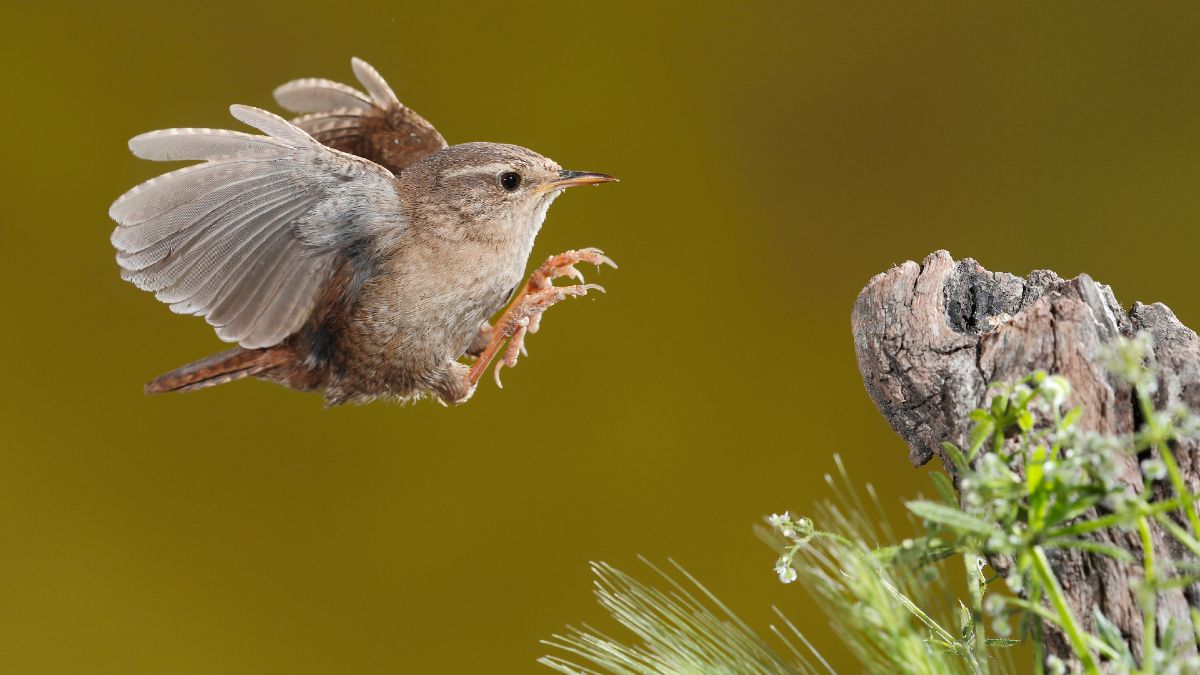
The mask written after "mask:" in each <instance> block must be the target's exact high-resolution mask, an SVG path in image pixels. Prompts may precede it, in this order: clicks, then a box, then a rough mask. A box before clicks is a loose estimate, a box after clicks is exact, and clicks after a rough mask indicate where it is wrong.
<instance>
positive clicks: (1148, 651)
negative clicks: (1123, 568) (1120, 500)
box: [1138, 516, 1158, 673]
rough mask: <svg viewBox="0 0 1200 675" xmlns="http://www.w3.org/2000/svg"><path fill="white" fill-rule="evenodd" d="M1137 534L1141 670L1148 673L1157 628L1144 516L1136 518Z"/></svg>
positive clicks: (1147, 526)
mask: <svg viewBox="0 0 1200 675" xmlns="http://www.w3.org/2000/svg"><path fill="white" fill-rule="evenodd" d="M1138 534H1139V535H1140V536H1141V539H1142V569H1143V571H1144V577H1145V586H1143V587H1142V588H1141V590H1140V591H1139V593H1138V595H1140V596H1141V597H1140V598H1138V599H1139V600H1140V601H1141V604H1142V671H1143V672H1146V673H1150V672H1152V669H1153V667H1154V661H1153V658H1152V657H1153V654H1154V645H1155V642H1156V635H1157V632H1158V630H1157V627H1156V626H1155V623H1154V581H1155V571H1154V540H1153V539H1151V537H1150V524H1149V523H1148V522H1147V521H1146V518H1145V516H1143V517H1141V518H1138Z"/></svg>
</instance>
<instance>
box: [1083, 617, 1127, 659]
mask: <svg viewBox="0 0 1200 675" xmlns="http://www.w3.org/2000/svg"><path fill="white" fill-rule="evenodd" d="M1092 615H1093V616H1094V617H1095V619H1096V630H1097V631H1098V632H1099V633H1100V639H1101V640H1103V641H1104V644H1106V645H1108V646H1109V647H1112V648H1113V649H1114V650H1116V651H1117V653H1119V654H1120V655H1121V660H1122V661H1124V662H1125V663H1127V664H1129V665H1133V655H1132V654H1130V653H1129V644H1128V643H1126V642H1125V638H1123V637H1121V631H1120V629H1118V628H1117V627H1116V626H1114V625H1113V622H1112V621H1109V620H1108V617H1106V616H1104V612H1101V611H1100V608H1099V607H1095V608H1093V609H1092Z"/></svg>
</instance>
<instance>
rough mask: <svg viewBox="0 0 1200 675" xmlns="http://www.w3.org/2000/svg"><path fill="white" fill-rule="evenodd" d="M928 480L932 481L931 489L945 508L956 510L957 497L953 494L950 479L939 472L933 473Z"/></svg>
mask: <svg viewBox="0 0 1200 675" xmlns="http://www.w3.org/2000/svg"><path fill="white" fill-rule="evenodd" d="M929 478H930V479H932V480H933V487H934V489H935V490H937V493H938V496H939V497H941V498H942V501H943V502H945V503H946V506H952V507H955V508H957V507H958V495H957V494H956V493H955V492H954V485H953V484H952V483H951V482H950V477H949V476H947V475H946V474H944V473H942V472H941V471H933V472H931V473H930V474H929Z"/></svg>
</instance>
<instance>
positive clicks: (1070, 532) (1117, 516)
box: [1042, 499, 1183, 540]
mask: <svg viewBox="0 0 1200 675" xmlns="http://www.w3.org/2000/svg"><path fill="white" fill-rule="evenodd" d="M1182 503H1183V502H1182V501H1180V500H1179V499H1172V500H1170V501H1165V502H1155V503H1153V504H1150V505H1149V506H1143V507H1141V508H1140V510H1139V511H1137V512H1136V513H1129V512H1118V513H1110V514H1109V515H1107V516H1101V517H1099V518H1095V519H1092V520H1083V521H1080V522H1078V523H1074V524H1072V525H1067V526H1065V527H1056V528H1054V529H1053V530H1047V531H1046V534H1045V535H1044V536H1043V537H1042V539H1043V540H1050V539H1057V538H1059V537H1064V536H1075V535H1079V534H1086V533H1088V532H1095V531H1096V530H1103V529H1105V528H1107V527H1112V526H1114V525H1120V524H1121V523H1124V522H1127V521H1130V520H1133V519H1135V518H1137V517H1139V516H1153V515H1157V514H1159V513H1165V512H1167V511H1174V510H1175V509H1177V508H1179V507H1180V506H1181V505H1182Z"/></svg>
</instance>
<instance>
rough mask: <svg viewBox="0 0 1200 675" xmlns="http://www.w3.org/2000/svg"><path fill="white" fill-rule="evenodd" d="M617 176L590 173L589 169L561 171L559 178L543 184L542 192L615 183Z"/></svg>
mask: <svg viewBox="0 0 1200 675" xmlns="http://www.w3.org/2000/svg"><path fill="white" fill-rule="evenodd" d="M615 182H617V179H616V178H613V177H612V176H610V175H608V174H604V173H588V172H587V171H559V172H558V178H557V179H555V180H552V181H550V182H549V183H546V184H545V185H543V186H542V188H541V190H540V192H549V191H550V190H562V189H564V188H569V187H575V186H576V185H597V184H599V183H615Z"/></svg>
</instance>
